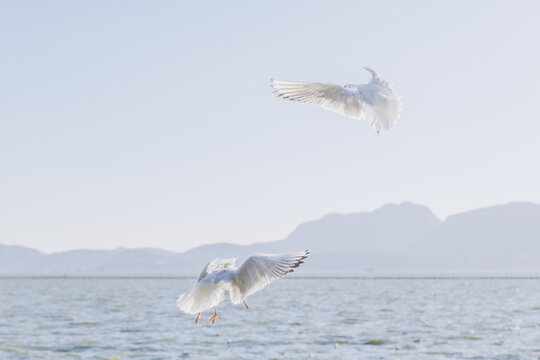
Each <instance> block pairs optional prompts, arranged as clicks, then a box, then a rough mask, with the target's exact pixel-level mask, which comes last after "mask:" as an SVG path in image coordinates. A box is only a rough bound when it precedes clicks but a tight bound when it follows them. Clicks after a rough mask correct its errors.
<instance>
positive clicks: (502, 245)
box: [0, 202, 540, 275]
mask: <svg viewBox="0 0 540 360" xmlns="http://www.w3.org/2000/svg"><path fill="white" fill-rule="evenodd" d="M303 249H309V250H310V251H311V256H310V258H309V259H308V261H306V264H305V265H304V266H303V267H302V270H303V271H305V272H306V273H308V272H359V271H409V272H426V271H444V272H447V271H450V272H452V271H466V272H472V271H482V272H483V271H492V272H516V271H527V272H540V205H537V204H532V203H524V202H520V203H509V204H505V205H499V206H493V207H489V208H484V209H479V210H474V211H469V212H465V213H461V214H457V215H454V216H450V217H448V218H447V219H446V220H445V221H444V222H443V221H441V220H440V219H438V218H437V217H436V216H435V215H434V214H433V212H432V211H431V210H430V209H429V208H428V207H426V206H421V205H415V204H411V203H402V204H399V205H394V204H389V205H385V206H383V207H381V208H379V209H377V210H375V211H373V212H369V213H368V212H362V213H356V214H347V215H344V214H329V215H326V216H324V217H322V218H321V219H319V220H315V221H310V222H306V223H303V224H301V225H300V226H298V228H296V230H294V231H293V232H292V233H291V234H290V235H289V236H288V237H287V238H285V239H283V240H278V241H273V242H267V243H255V244H252V245H234V244H228V243H218V244H213V245H204V246H200V247H197V248H194V249H192V250H189V251H187V252H184V253H174V252H170V251H164V250H158V249H152V248H140V249H125V248H119V249H115V250H74V251H66V252H60V253H54V254H44V253H41V252H39V251H37V250H33V249H29V248H25V247H22V246H8V245H2V244H0V274H3V275H10V274H11V275H12V274H36V275H46V274H51V275H52V274H54V275H58V274H66V275H73V274H103V275H105V274H140V275H145V274H171V275H177V274H195V273H198V271H199V270H200V269H201V268H202V267H203V266H204V265H205V264H206V263H207V262H208V261H209V260H211V259H213V258H216V257H232V256H235V255H236V256H239V257H240V259H239V262H241V261H242V260H243V258H245V257H247V256H249V255H251V254H254V253H259V252H266V253H279V252H286V251H296V250H303Z"/></svg>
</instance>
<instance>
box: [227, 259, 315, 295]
mask: <svg viewBox="0 0 540 360" xmlns="http://www.w3.org/2000/svg"><path fill="white" fill-rule="evenodd" d="M308 254H309V251H307V250H306V251H300V252H295V253H290V254H259V255H253V256H250V257H249V258H248V259H247V260H246V261H244V263H243V264H242V266H240V267H239V268H238V269H237V270H236V271H235V274H234V275H233V284H232V287H231V291H230V296H231V301H232V302H233V304H237V303H239V302H241V301H242V300H244V299H245V298H246V297H247V296H249V295H251V294H253V293H254V292H257V291H259V290H261V289H262V288H264V287H265V286H266V285H268V284H269V283H270V282H272V281H273V280H275V279H278V278H280V277H282V276H285V275H287V274H288V273H291V272H293V271H294V269H295V268H297V267H298V266H300V265H301V264H303V263H304V261H303V260H304V259H305V258H307V256H308Z"/></svg>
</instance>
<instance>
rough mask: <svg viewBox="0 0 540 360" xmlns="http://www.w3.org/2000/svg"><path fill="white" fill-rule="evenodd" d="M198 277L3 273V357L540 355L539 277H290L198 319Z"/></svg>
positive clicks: (0, 343) (0, 331)
mask: <svg viewBox="0 0 540 360" xmlns="http://www.w3.org/2000/svg"><path fill="white" fill-rule="evenodd" d="M194 282H195V279H194V278H0V315H1V316H0V358H1V359H64V358H65V359H71V358H81V359H139V358H140V359H182V358H187V359H212V360H216V359H539V358H540V278H443V279H440V278H385V277H371V278H368V277H356V278H354V277H347V278H333V277H311V278H310V277H308V278H305V277H304V278H303V277H289V278H284V279H281V280H278V281H276V282H274V283H272V284H270V285H269V286H268V287H267V288H265V289H264V290H263V291H261V292H259V293H256V294H254V295H252V296H251V297H250V298H249V299H248V303H249V305H250V307H251V309H250V310H249V311H247V310H246V309H245V308H244V307H243V306H241V305H237V306H232V305H231V304H230V303H224V304H223V305H220V306H219V307H218V317H217V320H216V323H215V325H213V326H212V325H211V324H210V322H209V321H208V319H209V318H210V316H211V315H212V312H211V311H208V312H206V313H203V314H202V316H201V321H200V322H199V324H198V325H195V324H194V322H193V320H194V317H193V316H192V315H187V314H183V313H180V312H179V311H178V310H177V308H176V305H175V300H176V298H177V296H178V294H179V293H180V292H183V291H185V290H188V289H189V288H191V287H192V286H193V284H194Z"/></svg>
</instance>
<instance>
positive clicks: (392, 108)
mask: <svg viewBox="0 0 540 360" xmlns="http://www.w3.org/2000/svg"><path fill="white" fill-rule="evenodd" d="M364 69H365V70H367V71H368V72H369V73H371V76H372V77H371V81H370V82H369V83H368V84H361V85H352V84H349V85H345V86H341V85H336V84H325V83H315V82H300V81H281V80H273V79H272V80H271V81H272V85H271V86H272V88H274V93H275V94H277V96H279V97H281V98H283V99H287V100H294V101H301V102H304V103H307V104H314V105H319V106H321V107H323V108H324V109H327V110H331V111H335V112H337V113H338V114H341V115H345V116H347V117H350V118H353V119H359V120H362V119H364V120H367V121H368V122H369V123H370V125H371V126H372V127H373V128H374V129H375V130H376V131H377V135H378V134H379V133H380V132H382V131H388V130H390V129H392V127H394V125H396V123H397V119H398V118H399V114H400V113H401V107H402V102H401V97H400V96H399V95H398V94H396V93H395V92H394V90H392V84H391V83H389V82H387V81H386V80H384V79H383V78H382V77H381V76H380V75H379V74H377V72H376V71H375V70H373V69H372V68H370V67H367V66H366V67H364Z"/></svg>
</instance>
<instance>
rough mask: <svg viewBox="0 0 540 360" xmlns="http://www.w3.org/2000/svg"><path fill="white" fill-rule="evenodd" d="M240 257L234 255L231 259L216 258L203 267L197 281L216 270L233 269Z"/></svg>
mask: <svg viewBox="0 0 540 360" xmlns="http://www.w3.org/2000/svg"><path fill="white" fill-rule="evenodd" d="M237 258H238V257H236V256H235V257H233V258H230V259H214V260H212V261H210V262H209V263H208V264H206V266H205V267H204V268H203V269H202V271H201V274H200V275H199V278H198V279H197V282H199V281H201V280H202V279H204V278H205V277H206V275H208V274H211V273H213V272H215V271H220V270H225V269H233V268H234V267H235V266H236V259H237Z"/></svg>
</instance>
